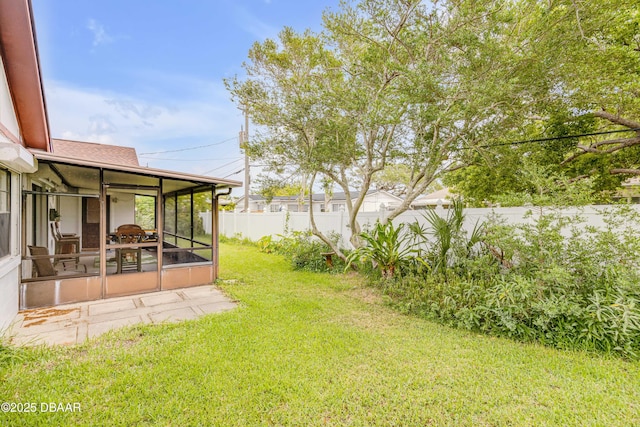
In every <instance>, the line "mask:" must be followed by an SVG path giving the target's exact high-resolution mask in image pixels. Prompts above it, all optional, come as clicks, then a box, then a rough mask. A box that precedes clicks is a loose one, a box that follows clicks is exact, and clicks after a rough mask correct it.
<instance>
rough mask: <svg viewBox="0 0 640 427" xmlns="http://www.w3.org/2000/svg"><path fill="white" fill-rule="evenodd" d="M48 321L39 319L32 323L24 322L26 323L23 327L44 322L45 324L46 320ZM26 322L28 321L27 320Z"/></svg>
mask: <svg viewBox="0 0 640 427" xmlns="http://www.w3.org/2000/svg"><path fill="white" fill-rule="evenodd" d="M46 321H47V319H39V320H36V321H34V322H31V323H24V324H23V325H22V327H24V328H29V327H31V326H37V325H42V324H43V323H44V322H46ZM25 322H26V320H25Z"/></svg>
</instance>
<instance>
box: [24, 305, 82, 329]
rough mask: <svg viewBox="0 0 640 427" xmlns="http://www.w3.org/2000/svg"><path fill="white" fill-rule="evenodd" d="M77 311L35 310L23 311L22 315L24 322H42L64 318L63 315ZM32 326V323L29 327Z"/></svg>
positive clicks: (74, 309)
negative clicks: (40, 320) (53, 318)
mask: <svg viewBox="0 0 640 427" xmlns="http://www.w3.org/2000/svg"><path fill="white" fill-rule="evenodd" d="M78 310H79V309H78V308H69V309H66V310H60V309H58V308H36V309H33V310H26V311H23V312H22V314H23V316H24V321H25V322H28V321H30V320H39V319H43V321H44V320H46V319H48V318H51V317H56V316H64V315H65V314H69V313H72V312H74V311H78ZM34 324H36V323H32V324H31V325H29V326H32V325H34Z"/></svg>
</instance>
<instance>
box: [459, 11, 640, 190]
mask: <svg viewBox="0 0 640 427" xmlns="http://www.w3.org/2000/svg"><path fill="white" fill-rule="evenodd" d="M519 10H520V17H518V20H519V21H520V22H522V26H521V32H522V34H524V35H525V37H524V38H523V43H526V44H527V45H529V46H531V48H532V49H533V52H534V53H535V58H537V60H536V66H538V65H537V64H541V65H542V66H543V67H544V69H539V70H535V67H534V68H533V70H534V71H535V75H537V76H538V77H539V78H538V79H529V83H530V85H531V87H530V95H529V96H530V99H531V100H532V102H531V107H532V108H531V111H530V115H529V117H530V119H529V120H527V121H525V122H523V124H524V126H522V127H521V129H514V130H513V131H511V132H510V131H509V130H507V132H505V133H504V134H503V135H500V136H497V137H495V138H492V140H491V141H487V144H486V145H487V146H488V147H486V148H484V149H483V150H480V151H477V152H473V153H470V154H469V155H468V156H467V158H466V159H465V162H466V164H468V165H470V167H469V168H466V169H464V170H460V171H458V172H456V173H454V174H452V175H450V176H448V177H447V184H449V185H453V186H454V187H455V188H456V190H457V191H458V192H460V193H462V194H463V195H464V196H465V197H466V198H467V200H470V199H475V200H476V201H481V200H484V199H489V200H491V199H493V198H495V196H496V195H500V194H505V193H513V192H524V193H530V192H532V191H533V189H532V188H527V187H526V186H523V182H522V180H520V179H519V177H518V174H519V171H520V170H521V169H522V166H523V163H522V162H523V161H524V160H525V159H526V160H527V161H529V162H531V161H533V162H536V163H538V164H539V165H542V166H545V167H547V168H548V169H549V173H551V174H562V175H565V176H567V177H568V178H569V179H571V180H580V179H585V178H590V179H591V180H592V183H593V189H594V191H595V192H596V194H605V195H606V193H610V192H612V191H614V190H615V189H617V188H619V186H620V183H621V182H622V181H623V180H625V179H626V178H628V177H630V176H633V175H639V174H640V131H639V130H640V35H639V34H640V11H639V9H638V7H637V2H635V1H626V0H624V1H599V2H588V1H575V0H574V1H554V2H545V3H542V2H533V1H531V2H522V4H521V7H520V9H519ZM525 17H527V18H526V19H525ZM630 130H631V131H632V132H629V131H630ZM514 131H515V132H514ZM610 131H613V132H615V133H603V132H610ZM619 131H623V132H619ZM583 134H589V135H588V136H583V137H576V138H568V137H569V136H571V135H583ZM549 137H551V138H553V137H560V138H562V139H556V140H551V139H550V140H546V141H534V142H531V143H525V144H518V145H510V144H509V141H511V142H513V141H519V140H522V139H537V138H549Z"/></svg>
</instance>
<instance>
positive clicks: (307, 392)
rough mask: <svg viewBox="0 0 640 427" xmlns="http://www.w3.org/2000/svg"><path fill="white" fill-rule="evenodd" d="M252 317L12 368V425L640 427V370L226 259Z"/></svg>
mask: <svg viewBox="0 0 640 427" xmlns="http://www.w3.org/2000/svg"><path fill="white" fill-rule="evenodd" d="M221 264H222V269H221V276H222V277H223V278H224V279H225V281H224V282H223V283H222V284H221V287H222V288H223V289H224V291H225V292H226V293H227V294H229V295H231V296H233V297H234V298H236V299H238V300H239V301H240V302H241V307H240V308H238V309H236V310H233V311H230V312H227V313H224V314H216V315H210V316H206V317H203V318H201V319H198V320H195V321H189V322H184V323H180V324H172V325H162V326H139V327H133V328H128V329H124V330H120V331H117V332H113V333H110V334H108V335H105V336H102V337H100V338H98V339H96V340H93V341H90V342H89V343H87V344H85V345H82V346H78V347H72V348H54V349H46V348H37V349H27V350H20V351H19V352H16V354H18V353H19V354H18V355H17V356H16V357H11V354H12V353H13V350H6V351H5V350H3V348H0V352H3V351H4V353H5V354H7V355H8V356H7V357H5V358H4V359H1V358H0V402H2V401H4V402H15V403H28V402H35V403H37V404H38V405H39V404H40V402H60V403H72V404H73V403H75V402H78V403H80V404H81V412H75V413H69V412H67V413H64V412H55V413H1V412H0V425H11V426H21V425H24V426H39V425H91V426H95V425H113V426H125V425H126V426H128V425H161V426H190V425H193V426H199V425H222V426H252V425H293V426H300V425H305V426H306V425H350V426H371V425H384V426H388V425H438V426H439V425H452V426H501V425H516V426H545V425H561V426H571V425H576V426H585V425H594V426H599V425H602V426H630V425H639V424H640V387H638V384H640V364H639V363H637V362H626V361H623V360H619V359H613V358H607V357H604V356H598V355H590V354H583V353H575V352H563V351H557V350H553V349H549V348H545V347H541V346H537V345H523V344H518V343H515V342H512V341H508V340H504V339H498V338H491V337H485V336H480V335H475V334H472V333H467V332H464V331H458V330H453V329H449V328H446V327H442V326H440V325H437V324H434V323H430V322H428V321H425V320H422V319H418V318H414V317H410V316H404V315H400V314H398V313H397V312H395V311H393V310H392V309H390V308H388V307H387V306H386V305H385V304H384V302H383V301H382V299H381V297H380V296H379V295H378V294H377V292H376V291H375V290H373V289H370V288H367V287H364V286H363V285H362V284H361V282H360V280H359V279H358V277H357V276H353V275H345V276H341V275H329V274H317V273H306V272H292V271H290V267H289V264H288V262H286V261H285V260H283V259H281V258H280V257H278V256H274V255H266V254H262V253H259V252H258V251H257V249H256V248H253V247H246V246H237V245H222V246H221Z"/></svg>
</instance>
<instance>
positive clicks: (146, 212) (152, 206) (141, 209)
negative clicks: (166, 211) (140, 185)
mask: <svg viewBox="0 0 640 427" xmlns="http://www.w3.org/2000/svg"><path fill="white" fill-rule="evenodd" d="M134 200H135V202H134V203H135V223H136V224H138V225H140V226H141V227H142V228H144V229H147V230H152V229H154V228H156V198H155V197H153V196H143V195H140V194H136V195H135V199H134Z"/></svg>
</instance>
